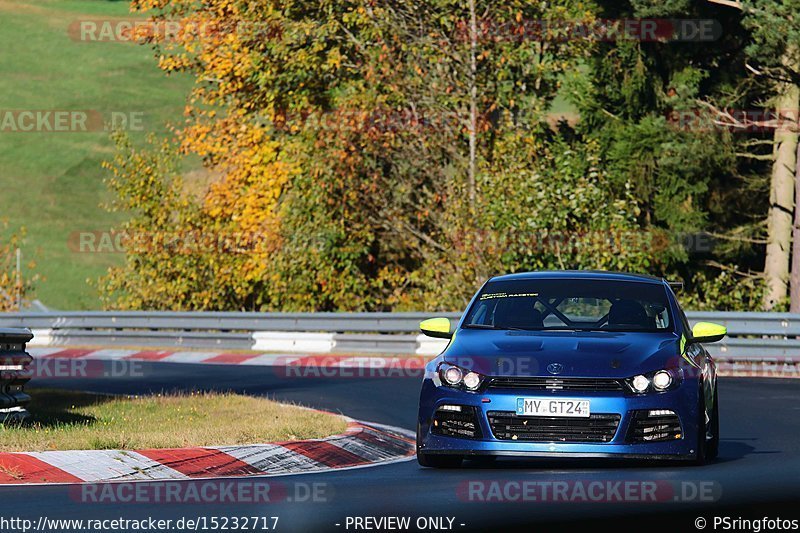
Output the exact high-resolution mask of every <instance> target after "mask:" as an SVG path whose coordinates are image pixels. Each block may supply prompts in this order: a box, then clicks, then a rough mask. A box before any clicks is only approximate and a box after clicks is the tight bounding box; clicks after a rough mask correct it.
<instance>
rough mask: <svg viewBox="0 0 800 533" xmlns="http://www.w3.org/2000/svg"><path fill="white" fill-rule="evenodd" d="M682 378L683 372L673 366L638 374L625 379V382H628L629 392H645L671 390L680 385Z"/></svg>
mask: <svg viewBox="0 0 800 533" xmlns="http://www.w3.org/2000/svg"><path fill="white" fill-rule="evenodd" d="M682 380H683V373H682V372H681V370H680V369H678V368H674V369H664V370H656V371H655V372H648V373H647V374H639V375H636V376H633V377H632V378H628V379H626V380H625V382H626V383H627V384H628V387H629V388H630V390H631V392H634V393H636V394H645V393H648V392H664V391H668V390H672V389H674V388H676V387H677V386H678V385H680V383H681V381H682Z"/></svg>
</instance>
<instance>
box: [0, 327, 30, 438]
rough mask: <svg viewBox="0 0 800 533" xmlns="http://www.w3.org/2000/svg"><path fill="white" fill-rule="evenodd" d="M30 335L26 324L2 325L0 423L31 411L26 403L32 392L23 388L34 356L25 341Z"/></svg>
mask: <svg viewBox="0 0 800 533" xmlns="http://www.w3.org/2000/svg"><path fill="white" fill-rule="evenodd" d="M31 338H33V335H32V334H31V332H30V330H28V329H26V328H2V329H0V423H2V422H6V421H8V420H9V419H21V418H25V417H26V416H27V415H28V413H27V411H26V410H25V407H26V406H27V405H28V402H29V401H30V396H28V395H27V394H26V393H25V390H24V389H25V384H26V383H27V382H28V381H29V380H30V375H29V373H28V367H29V365H30V364H31V361H32V360H33V358H32V357H31V356H30V355H29V354H28V352H26V351H25V344H26V343H27V342H28V341H30V340H31Z"/></svg>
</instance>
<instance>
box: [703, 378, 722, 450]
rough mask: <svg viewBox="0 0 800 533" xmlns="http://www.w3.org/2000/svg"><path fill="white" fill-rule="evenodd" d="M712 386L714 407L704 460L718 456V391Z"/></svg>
mask: <svg viewBox="0 0 800 533" xmlns="http://www.w3.org/2000/svg"><path fill="white" fill-rule="evenodd" d="M717 387H718V385H715V386H714V407H713V408H712V410H711V435H712V438H711V440H710V441H706V445H707V446H706V460H709V461H710V460H713V459H716V458H717V456H718V455H719V389H717Z"/></svg>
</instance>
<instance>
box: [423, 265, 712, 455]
mask: <svg viewBox="0 0 800 533" xmlns="http://www.w3.org/2000/svg"><path fill="white" fill-rule="evenodd" d="M420 328H421V330H422V332H423V333H424V334H426V335H428V336H431V337H437V338H446V339H450V342H449V344H448V345H447V348H446V349H445V350H444V352H443V353H442V354H440V355H439V356H438V357H436V358H435V359H433V360H432V361H431V362H430V363H429V364H428V365H427V366H426V369H425V377H424V380H423V383H422V392H421V395H420V403H419V420H418V426H417V459H418V461H419V464H420V465H422V466H429V467H449V468H453V467H457V466H459V465H461V462H462V460H464V459H482V460H488V459H493V458H495V457H497V456H521V457H619V458H655V459H684V460H690V461H694V462H696V463H704V462H705V461H707V460H710V459H713V458H714V457H716V455H717V449H718V447H719V414H718V413H719V407H718V401H717V378H716V367H715V364H714V361H713V360H712V358H711V357H710V356H709V354H708V352H707V351H706V350H705V348H703V345H702V344H703V343H707V342H715V341H718V340H721V339H722V338H723V337H724V336H725V334H726V333H727V331H726V329H725V327H724V326H721V325H718V324H712V323H709V322H701V323H698V324H696V325H695V326H694V329H691V328H690V327H689V323H688V322H687V320H686V316H685V314H684V313H683V311H682V310H681V308H680V306H679V305H678V301H677V299H676V297H675V294H674V292H673V290H672V285H671V284H670V283H669V282H667V281H665V280H663V279H660V278H653V277H649V276H643V275H634V274H619V273H610V272H589V271H572V272H570V271H565V272H535V273H522V274H511V275H506V276H499V277H495V278H492V279H490V280H489V281H487V282H486V283H485V284H484V285H483V287H482V288H481V289H480V290H479V291H478V293H477V294H476V295H475V296H474V297H473V298H472V301H471V302H470V303H469V306H468V307H467V310H466V313H464V315H463V316H462V317H461V319H460V321H459V322H458V324H457V325H455V326H454V327H453V325H451V323H450V320H448V319H447V318H433V319H430V320H426V321H424V322H423V323H422V324H421V325H420Z"/></svg>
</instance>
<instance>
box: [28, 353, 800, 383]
mask: <svg viewBox="0 0 800 533" xmlns="http://www.w3.org/2000/svg"><path fill="white" fill-rule="evenodd" d="M28 353H30V354H31V355H32V356H33V357H34V364H36V363H35V362H36V360H63V359H67V360H73V361H84V360H86V361H150V362H162V363H193V364H215V365H250V366H270V367H286V368H292V367H297V368H314V367H320V368H339V369H348V368H351V369H362V370H364V369H371V370H376V371H390V370H397V371H398V372H408V371H416V372H417V373H419V372H421V371H422V370H423V369H424V368H425V365H426V364H427V363H428V361H430V360H431V357H430V356H421V355H388V356H374V355H373V356H370V355H337V354H313V355H312V354H297V353H263V352H223V351H195V350H182V351H181V350H136V349H120V348H106V349H100V348H57V347H29V348H28ZM716 361H717V372H718V374H719V375H720V376H730V377H773V378H800V357H798V358H792V357H783V358H776V359H774V360H767V359H754V360H742V359H731V358H727V357H724V356H721V357H717V358H716ZM398 375H400V374H398ZM414 375H416V374H414ZM289 376H291V373H287V377H289ZM321 377H324V376H321Z"/></svg>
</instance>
